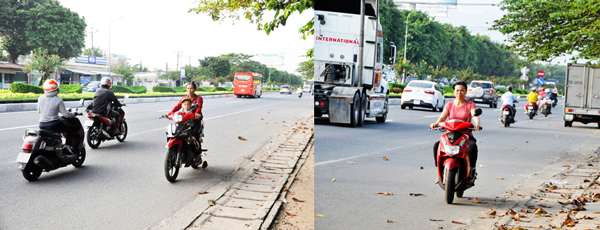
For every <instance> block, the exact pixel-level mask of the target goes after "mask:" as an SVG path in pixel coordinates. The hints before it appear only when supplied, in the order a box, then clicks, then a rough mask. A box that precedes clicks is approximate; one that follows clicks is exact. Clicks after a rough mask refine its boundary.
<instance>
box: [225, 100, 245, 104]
mask: <svg viewBox="0 0 600 230" xmlns="http://www.w3.org/2000/svg"><path fill="white" fill-rule="evenodd" d="M240 102H242V101H230V102H226V103H225V104H233V103H240Z"/></svg>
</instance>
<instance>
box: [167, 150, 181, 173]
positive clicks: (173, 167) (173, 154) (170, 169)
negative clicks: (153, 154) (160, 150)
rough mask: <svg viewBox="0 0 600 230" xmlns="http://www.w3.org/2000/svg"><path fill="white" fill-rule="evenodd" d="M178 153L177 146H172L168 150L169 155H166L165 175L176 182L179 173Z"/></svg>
mask: <svg viewBox="0 0 600 230" xmlns="http://www.w3.org/2000/svg"><path fill="white" fill-rule="evenodd" d="M177 155H178V154H177V148H175V147H171V148H169V149H168V150H167V156H166V157H165V177H167V180H168V181H169V182H175V180H177V174H179V162H178V160H177Z"/></svg>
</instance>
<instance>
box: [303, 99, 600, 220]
mask: <svg viewBox="0 0 600 230" xmlns="http://www.w3.org/2000/svg"><path fill="white" fill-rule="evenodd" d="M448 101H449V100H448ZM477 105H478V107H480V108H482V109H483V115H482V116H481V125H482V126H483V127H484V129H483V131H482V132H477V133H475V137H476V138H477V140H478V146H479V159H478V163H477V164H478V167H477V172H478V174H479V175H478V179H477V180H476V182H475V184H476V185H475V186H474V187H472V188H470V189H469V190H466V191H465V193H464V198H455V200H454V204H452V205H448V204H446V202H445V200H444V191H443V190H442V189H441V188H440V187H439V186H438V185H437V184H435V183H434V181H435V179H436V178H437V177H438V176H437V171H436V168H435V166H434V162H433V150H432V146H433V143H435V142H436V141H438V140H439V138H440V136H441V134H442V133H441V132H439V131H431V132H430V131H428V130H429V124H430V123H433V122H434V121H435V120H437V118H438V117H439V115H440V112H431V110H428V109H419V108H416V109H414V110H409V109H408V108H407V109H406V110H402V109H401V108H400V106H393V107H391V109H390V113H389V114H388V121H387V122H386V123H383V124H381V123H377V122H375V121H374V120H372V119H367V122H366V123H365V124H364V125H363V126H362V127H358V128H349V127H346V126H343V125H336V124H330V123H329V122H328V120H327V119H326V118H320V119H319V118H315V124H316V125H315V140H316V141H315V150H316V151H315V152H316V153H315V214H316V215H317V216H316V217H315V228H316V229H440V228H443V229H462V228H465V227H468V228H469V229H488V228H489V227H491V224H493V221H492V222H490V221H480V219H478V218H477V217H479V216H482V214H483V213H489V212H490V209H491V208H495V209H496V210H501V209H502V208H505V210H506V208H507V207H511V206H512V205H514V203H512V201H511V200H510V199H515V198H514V197H512V198H509V197H507V194H520V195H523V196H527V194H529V193H532V192H534V191H535V190H536V189H537V188H539V186H540V185H541V184H542V183H544V182H545V181H546V180H548V179H549V178H551V177H552V175H555V174H556V173H557V172H560V171H561V170H563V169H564V168H563V165H565V164H572V163H574V162H584V161H585V160H586V159H588V158H589V156H590V155H595V153H593V150H595V149H596V148H598V146H600V144H598V141H597V140H598V134H599V132H600V131H599V130H598V129H597V125H596V124H588V125H583V124H581V123H574V124H573V127H572V128H565V127H563V120H562V112H561V111H562V107H563V106H562V101H560V102H559V105H558V106H557V107H556V108H554V109H553V112H554V114H551V115H549V116H548V117H544V116H543V115H542V116H536V117H534V118H533V120H529V119H528V118H527V117H526V115H525V114H523V111H524V110H523V105H524V103H522V102H521V103H519V104H517V113H518V115H517V118H516V119H517V120H518V122H517V123H516V124H513V125H512V126H511V127H509V128H504V127H503V126H502V124H501V123H500V121H499V120H498V117H499V116H500V110H499V108H496V109H493V108H489V106H488V105H483V104H477ZM383 157H386V158H387V159H388V160H387V161H386V160H384V159H383ZM421 167H422V169H421ZM375 193H393V195H381V194H375ZM411 193H412V194H422V195H419V196H414V195H410V194H411ZM388 220H389V221H388ZM452 221H455V222H459V223H462V224H457V223H452Z"/></svg>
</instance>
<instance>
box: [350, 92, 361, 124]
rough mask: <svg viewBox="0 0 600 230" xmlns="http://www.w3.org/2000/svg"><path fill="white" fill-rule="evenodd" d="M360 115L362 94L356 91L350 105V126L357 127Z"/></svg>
mask: <svg viewBox="0 0 600 230" xmlns="http://www.w3.org/2000/svg"><path fill="white" fill-rule="evenodd" d="M359 115H360V94H358V92H357V93H355V94H354V98H353V99H352V105H350V126H352V127H356V126H357V125H358V119H359V118H358V116H359Z"/></svg>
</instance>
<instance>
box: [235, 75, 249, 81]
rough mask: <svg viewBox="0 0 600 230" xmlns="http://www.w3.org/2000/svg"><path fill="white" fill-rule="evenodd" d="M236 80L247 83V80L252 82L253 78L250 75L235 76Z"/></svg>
mask: <svg viewBox="0 0 600 230" xmlns="http://www.w3.org/2000/svg"><path fill="white" fill-rule="evenodd" d="M235 78H236V79H238V80H240V81H247V80H250V78H251V76H250V75H235Z"/></svg>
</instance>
